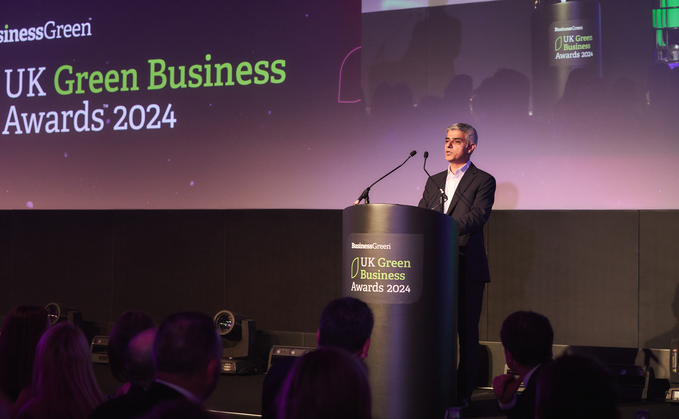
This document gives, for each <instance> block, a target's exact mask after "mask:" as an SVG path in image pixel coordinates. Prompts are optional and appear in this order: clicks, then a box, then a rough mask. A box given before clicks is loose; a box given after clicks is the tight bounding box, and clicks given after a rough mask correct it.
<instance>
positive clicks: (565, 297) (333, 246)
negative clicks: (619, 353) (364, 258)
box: [0, 210, 679, 348]
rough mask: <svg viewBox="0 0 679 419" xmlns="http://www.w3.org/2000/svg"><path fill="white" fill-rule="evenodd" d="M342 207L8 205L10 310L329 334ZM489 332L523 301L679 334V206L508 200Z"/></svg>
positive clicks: (337, 291) (5, 294) (626, 333)
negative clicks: (238, 322) (187, 314)
mask: <svg viewBox="0 0 679 419" xmlns="http://www.w3.org/2000/svg"><path fill="white" fill-rule="evenodd" d="M341 223H342V212H341V211H338V210H228V211H224V210H196V211H193V210H192V211H134V210H130V211H117V210H116V211H0V281H1V282H0V284H1V287H0V310H1V312H0V314H2V315H5V314H7V313H8V312H9V311H10V310H11V309H12V308H14V307H16V306H18V305H20V304H46V303H48V302H51V301H56V302H60V303H62V304H64V305H67V306H71V307H74V308H77V309H80V310H81V311H82V313H83V320H84V321H86V322H90V323H96V324H95V325H90V326H89V327H88V330H89V331H90V332H92V333H104V334H105V333H108V331H109V330H108V329H109V326H110V324H111V323H112V322H113V321H115V319H116V318H117V317H118V316H119V315H120V313H122V312H123V311H125V310H129V309H141V310H145V311H147V312H148V313H150V314H151V315H152V316H153V317H154V318H155V319H156V320H157V321H161V320H162V319H163V318H164V317H166V316H167V315H168V314H170V313H173V312H176V311H179V310H200V311H204V312H206V313H208V314H212V313H216V312H217V311H218V310H221V309H230V310H232V311H235V312H238V313H242V314H246V315H248V316H250V317H253V318H254V319H256V321H257V327H258V329H259V330H269V331H289V332H308V333H313V332H315V330H316V328H317V326H318V324H317V323H318V317H319V315H320V312H321V310H322V308H323V306H324V305H325V304H326V303H327V302H328V301H329V300H331V299H333V298H336V297H339V296H340V295H341V231H342V226H341ZM486 234H487V235H486V237H487V247H488V258H489V261H490V268H491V276H492V282H491V283H490V284H489V285H488V286H487V288H486V296H485V299H484V312H483V314H482V318H481V324H480V330H481V337H482V339H485V340H491V341H497V340H499V331H500V326H501V324H502V321H503V320H504V318H505V317H506V316H507V315H508V314H509V313H511V312H513V311H515V310H534V311H538V312H541V313H543V314H545V315H547V316H548V317H549V318H550V319H551V320H552V323H553V325H554V329H555V332H556V342H557V343H561V344H567V345H585V346H615V347H656V348H667V347H668V346H669V340H670V339H671V338H674V337H679V321H678V320H677V319H678V318H679V280H678V279H677V278H679V258H677V256H676V255H677V244H676V237H678V236H679V211H495V212H494V213H493V216H492V217H491V220H490V223H489V225H488V226H487V231H486Z"/></svg>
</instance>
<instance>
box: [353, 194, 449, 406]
mask: <svg viewBox="0 0 679 419" xmlns="http://www.w3.org/2000/svg"><path fill="white" fill-rule="evenodd" d="M457 235H458V232H457V224H456V223H455V221H454V220H453V219H452V218H450V217H448V216H446V215H444V214H441V213H439V212H436V211H431V210H426V209H423V208H417V207H410V206H402V205H386V204H367V205H358V206H352V207H349V208H346V209H345V210H344V212H343V225H342V238H343V240H342V245H343V252H342V257H343V259H342V263H343V265H342V281H343V282H342V291H343V295H344V296H349V297H355V298H358V299H361V300H363V301H365V302H366V303H367V304H368V305H369V306H370V308H371V309H372V311H373V314H374V316H375V327H374V329H373V333H372V337H371V344H370V351H369V352H368V358H367V359H366V364H367V366H368V369H369V374H370V386H371V391H372V401H373V418H374V419H413V418H418V419H428V418H432V419H439V418H441V417H442V416H443V415H444V413H445V411H446V409H447V408H448V407H450V406H451V405H452V404H453V402H454V399H455V397H454V396H455V372H456V362H457V340H456V338H457V321H456V320H457V319H456V316H457V266H458V248H457Z"/></svg>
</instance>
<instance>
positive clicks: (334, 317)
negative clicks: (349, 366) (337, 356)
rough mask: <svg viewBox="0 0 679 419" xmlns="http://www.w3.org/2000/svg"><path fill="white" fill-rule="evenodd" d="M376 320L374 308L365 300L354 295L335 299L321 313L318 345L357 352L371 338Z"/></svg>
mask: <svg viewBox="0 0 679 419" xmlns="http://www.w3.org/2000/svg"><path fill="white" fill-rule="evenodd" d="M374 322H375V320H374V319H373V312H372V310H371V309H370V307H368V305H367V304H366V303H364V302H363V301H361V300H359V299H357V298H353V297H344V298H338V299H336V300H333V301H331V302H329V303H328V305H326V306H325V308H324V309H323V313H322V314H321V322H320V326H319V328H318V330H319V339H318V345H319V346H331V347H335V348H342V349H345V350H347V351H349V352H351V353H356V352H358V351H360V350H361V349H362V348H363V345H364V344H365V342H366V340H368V339H370V334H371V333H372V331H373V324H374Z"/></svg>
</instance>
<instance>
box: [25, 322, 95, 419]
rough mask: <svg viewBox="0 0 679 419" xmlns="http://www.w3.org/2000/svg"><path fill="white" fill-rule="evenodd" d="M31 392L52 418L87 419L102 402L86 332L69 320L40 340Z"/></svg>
mask: <svg viewBox="0 0 679 419" xmlns="http://www.w3.org/2000/svg"><path fill="white" fill-rule="evenodd" d="M33 394H34V396H35V397H36V398H37V399H38V400H40V401H41V402H42V404H43V406H42V407H43V408H44V409H45V412H49V416H50V418H54V419H57V418H71V419H87V417H88V416H89V415H90V413H92V411H93V410H94V409H95V408H96V407H97V406H99V404H101V402H103V401H104V396H103V394H102V392H101V390H100V389H99V385H98V384H97V380H96V378H95V377H94V370H93V368H92V357H91V355H90V351H89V348H88V346H87V340H86V339H85V335H84V334H83V332H82V331H80V329H78V328H77V327H76V326H75V325H73V324H72V323H60V324H58V325H56V326H54V327H52V328H51V329H49V330H48V331H47V332H45V334H44V335H43V336H42V339H40V343H39V344H38V349H37V351H36V354H35V366H34V368H33Z"/></svg>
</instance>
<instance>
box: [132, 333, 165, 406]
mask: <svg viewBox="0 0 679 419" xmlns="http://www.w3.org/2000/svg"><path fill="white" fill-rule="evenodd" d="M157 332H158V329H157V328H155V327H154V328H153V329H146V330H144V331H143V332H141V333H139V334H138V335H137V336H135V337H134V338H132V340H131V341H130V343H129V344H128V345H127V349H126V350H125V370H126V371H127V378H128V379H129V383H130V387H129V391H127V393H129V392H135V391H136V392H141V391H145V390H146V389H148V388H149V387H150V386H151V384H153V382H154V378H155V369H154V368H153V342H154V340H155V338H156V334H157Z"/></svg>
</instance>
